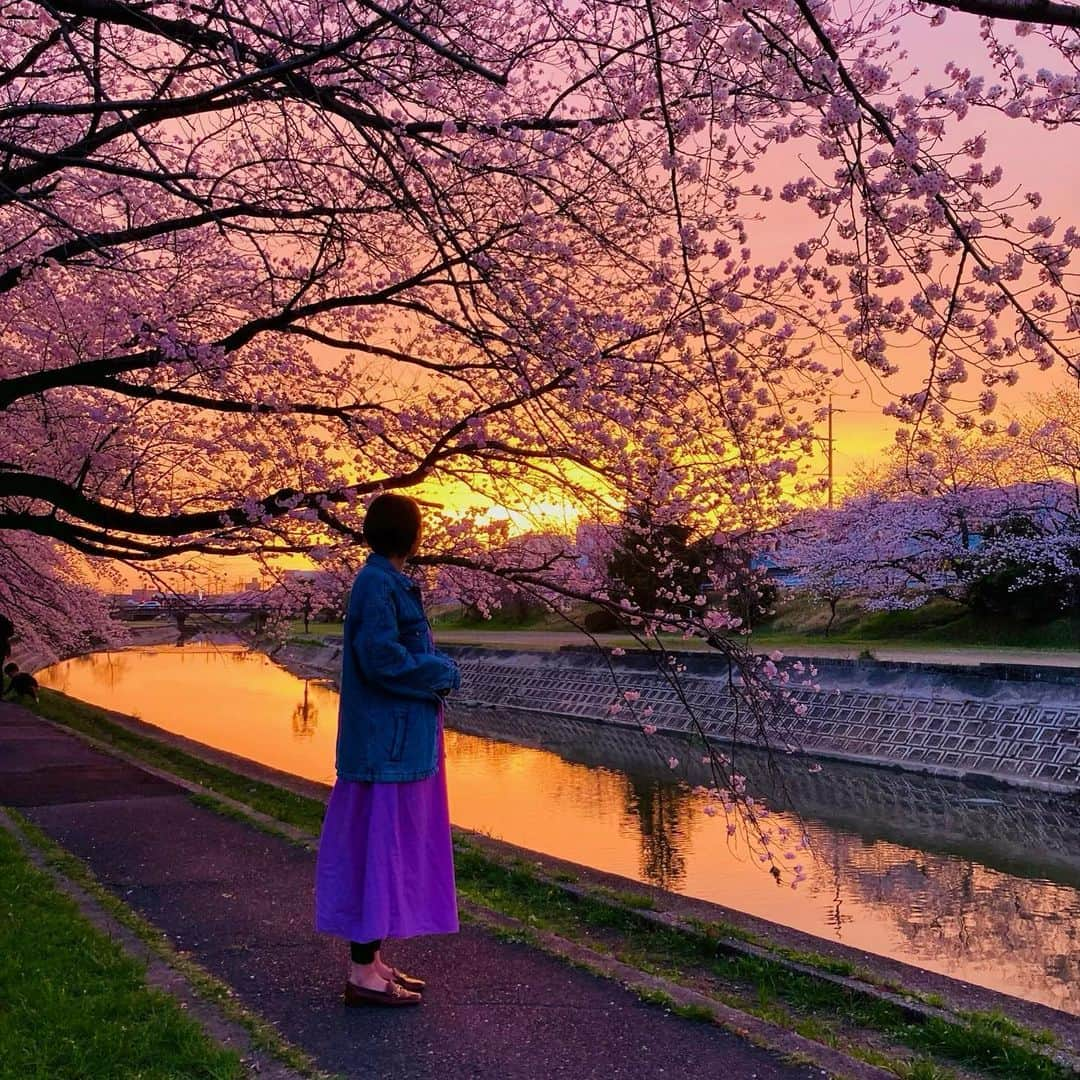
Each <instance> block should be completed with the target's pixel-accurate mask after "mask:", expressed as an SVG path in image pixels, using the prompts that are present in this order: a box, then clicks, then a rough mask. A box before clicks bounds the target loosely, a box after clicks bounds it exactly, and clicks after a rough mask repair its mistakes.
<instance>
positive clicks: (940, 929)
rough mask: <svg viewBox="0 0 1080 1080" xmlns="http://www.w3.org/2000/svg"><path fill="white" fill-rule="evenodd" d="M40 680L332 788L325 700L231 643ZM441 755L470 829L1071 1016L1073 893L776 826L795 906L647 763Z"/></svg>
mask: <svg viewBox="0 0 1080 1080" xmlns="http://www.w3.org/2000/svg"><path fill="white" fill-rule="evenodd" d="M39 678H40V679H41V681H42V683H43V684H44V685H46V686H50V687H53V688H54V689H58V690H62V691H64V692H65V693H68V694H71V695H72V696H74V697H77V698H81V699H83V700H86V701H91V702H94V703H95V704H98V705H102V706H106V707H108V708H111V709H115V710H117V711H119V712H123V713H129V714H133V715H136V716H139V717H141V718H142V719H143V720H146V721H148V722H149V723H152V724H156V725H158V726H160V727H162V728H165V729H167V730H169V731H173V732H177V733H179V734H182V735H185V736H187V737H189V738H192V739H196V740H198V741H200V742H204V743H207V744H208V745H210V746H215V747H218V748H220V749H223V750H228V751H231V752H232V753H236V754H240V755H242V756H244V757H248V758H251V759H252V760H255V761H258V762H261V763H263V764H266V765H270V766H272V767H274V768H277V769H282V770H284V771H286V772H291V773H293V774H296V775H299V776H303V777H306V778H308V779H311V780H316V781H321V782H331V781H332V780H333V775H334V743H335V739H336V727H337V724H336V721H337V695H336V693H335V692H334V691H333V690H331V689H329V688H328V687H326V686H324V685H322V684H320V683H317V682H305V681H304V680H301V679H298V678H296V677H295V676H293V675H291V674H289V673H288V672H286V671H284V670H282V669H281V668H278V667H277V666H275V665H274V664H273V663H272V662H271V661H270V660H268V659H267V658H266V657H265V656H263V655H261V654H256V653H248V652H246V651H245V650H244V649H243V648H242V647H240V646H231V645H226V646H219V645H207V644H205V643H196V644H191V645H188V646H185V647H174V646H161V647H154V648H148V649H135V650H130V651H127V652H122V653H105V654H99V655H96V656H90V657H84V658H80V659H76V660H71V661H68V662H66V663H63V664H59V665H57V666H56V667H54V668H51V669H49V670H48V671H46V672H43V673H41V675H40V676H39ZM545 737H546V736H545ZM446 747H447V761H448V768H447V778H448V782H449V788H450V802H451V816H452V819H453V821H454V822H455V824H457V825H460V826H462V827H464V828H468V829H474V830H476V831H479V832H483V833H487V834H489V835H492V836H495V837H498V838H500V839H504V840H507V841H509V842H511V843H514V844H517V845H520V846H522V847H525V848H528V849H531V850H535V851H540V852H545V853H548V854H551V855H556V856H558V857H560V858H564V859H568V860H570V861H572V862H578V863H582V864H585V865H588V866H593V867H596V868H598V869H601V870H606V871H610V872H613V873H617V874H622V875H624V876H626V877H630V878H636V879H638V880H643V881H648V882H650V883H651V884H655V885H660V886H662V887H665V888H669V889H673V890H676V891H678V892H681V893H684V894H687V895H690V896H695V897H700V898H702V899H705V900H712V901H715V902H717V903H721V904H724V905H727V906H729V907H732V908H736V909H738V910H740V911H745V912H749V913H751V914H754V915H757V916H760V917H762V918H766V919H771V920H773V921H775V922H779V923H783V924H786V925H788V926H793V927H796V928H798V929H801V930H804V931H807V932H809V933H812V934H817V935H819V936H825V937H834V938H837V939H839V940H842V941H844V942H845V943H846V944H848V945H852V946H855V947H858V948H862V949H866V950H868V951H870V952H876V953H880V954H883V955H887V956H893V957H896V958H897V959H901V960H906V961H908V962H910V963H915V964H918V965H920V966H923V967H926V968H929V969H931V970H934V971H939V972H942V973H943V974H947V975H952V976H955V977H959V978H964V979H967V980H968V981H971V982H975V983H980V984H982V985H985V986H989V987H992V988H995V989H999V990H1004V991H1006V992H1008V993H1014V994H1018V995H1020V996H1023V997H1027V998H1030V999H1032V1000H1037V1001H1042V1002H1045V1003H1046V1004H1050V1005H1054V1006H1056V1007H1057V1008H1062V1009H1066V1010H1069V1011H1074V1012H1076V1011H1080V892H1078V890H1077V889H1076V888H1074V887H1073V886H1072V884H1055V883H1053V882H1049V881H1042V880H1028V879H1026V878H1024V877H1021V876H1014V875H1012V874H1008V873H1003V872H1001V871H999V870H995V869H992V868H990V867H988V866H985V865H982V864H980V863H979V862H977V861H975V860H973V859H971V858H966V857H964V856H957V855H951V854H942V853H940V851H922V850H919V849H918V848H917V847H911V846H905V845H904V844H901V843H894V842H891V841H889V840H883V839H878V838H876V837H875V836H874V835H873V822H872V821H868V824H867V831H868V832H869V835H866V836H859V835H857V834H856V833H854V832H853V831H852V830H851V828H850V827H840V828H837V827H832V826H830V825H829V824H827V823H826V821H824V820H822V819H821V818H818V819H817V820H809V821H807V822H805V823H804V822H800V821H799V820H798V818H796V817H795V816H794V815H793V814H786V813H774V814H772V815H771V817H770V827H771V828H772V829H773V830H780V829H787V830H790V832H791V834H792V835H795V836H798V835H800V834H801V832H802V830H803V828H804V827H805V829H806V831H807V833H808V834H809V835H810V837H811V840H812V849H813V854H812V855H811V853H810V852H806V851H802V852H798V853H797V857H798V860H799V861H801V862H802V863H803V864H804V865H805V868H806V875H807V881H806V882H805V884H803V886H802V887H801V888H800V889H799V890H798V891H796V892H793V891H792V890H791V889H790V888H788V887H787V886H786V885H784V886H778V885H777V884H776V883H775V882H774V881H773V879H772V878H771V877H770V876H769V875H768V874H767V873H765V872H764V870H763V868H762V867H761V866H760V865H759V864H758V863H757V861H756V860H755V859H754V857H753V856H752V855H751V854H750V853H749V852H748V851H747V848H746V845H745V844H744V843H743V842H741V840H740V837H739V836H738V835H736V836H735V837H733V838H731V839H730V840H729V838H728V836H727V830H726V827H725V822H724V821H723V819H722V818H710V817H708V816H706V815H705V813H704V812H703V809H704V803H705V801H704V799H703V798H701V797H699V796H697V795H695V794H694V793H693V792H692V791H691V790H690V789H689V788H688V787H686V786H685V785H679V784H676V783H673V782H672V777H671V776H670V775H664V773H663V770H660V772H659V773H658V772H656V771H655V770H654V771H652V772H650V768H649V765H648V755H647V754H646V755H644V757H643V758H641V759H639V760H638V761H637V764H636V765H635V764H634V763H632V762H623V761H620V764H621V765H623V766H624V767H625V771H623V769H619V768H614V767H604V766H598V765H596V764H583V763H577V762H575V761H572V760H566V758H564V757H561V756H559V755H558V754H556V753H553V752H551V751H549V750H544V749H538V748H536V747H534V746H522V745H518V744H516V743H511V742H507V741H499V740H497V739H494V738H487V737H483V736H480V735H472V734H465V733H462V732H459V731H452V730H451V731H447V733H446ZM605 752H606V751H605ZM571 756H572V755H571ZM606 760H611V759H610V758H607V759H606ZM642 761H644V764H642ZM782 849H783V848H782V847H781V850H782ZM1066 880H1071V879H1066Z"/></svg>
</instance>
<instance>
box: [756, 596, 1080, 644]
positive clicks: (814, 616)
mask: <svg viewBox="0 0 1080 1080" xmlns="http://www.w3.org/2000/svg"><path fill="white" fill-rule="evenodd" d="M827 620H828V610H827V607H826V605H824V604H813V603H810V602H808V601H806V600H804V599H800V598H793V599H791V600H788V601H785V602H783V603H782V604H780V605H779V606H778V608H777V613H776V615H775V616H774V617H773V618H772V619H771V620H770V621H769V622H768V623H766V624H764V625H762V626H760V627H758V628H757V629H756V630H755V631H754V633H753V634H752V635H751V643H752V644H753V643H767V642H776V643H778V644H779V643H780V642H786V643H788V644H796V643H798V644H811V643H816V644H837V645H845V644H850V645H859V644H863V643H866V644H871V645H872V644H878V645H882V644H891V645H918V644H923V645H927V646H930V645H950V646H964V645H968V646H973V647H975V646H985V647H998V648H1025V649H1076V647H1077V646H1076V643H1077V641H1080V618H1075V617H1074V618H1059V619H1055V620H1054V621H1052V622H1048V623H1044V624H1042V625H1038V626H1032V625H1025V624H1023V623H1018V622H1017V621H1016V620H1015V619H1012V618H1009V617H1007V616H993V615H985V614H980V615H975V614H972V613H971V612H969V611H967V610H966V609H964V608H963V607H961V606H960V605H958V604H954V603H951V602H949V601H946V600H933V601H931V602H930V603H928V604H925V605H923V606H922V607H920V608H914V609H913V610H911V611H876V612H866V611H863V610H861V609H860V608H858V607H856V606H855V605H854V604H852V603H850V602H849V603H845V604H842V605H841V606H840V610H839V614H838V616H837V619H836V622H835V623H834V624H833V628H832V631H831V633H829V634H828V635H826V634H825V632H824V631H825V625H826V622H827Z"/></svg>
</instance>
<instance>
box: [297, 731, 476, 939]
mask: <svg viewBox="0 0 1080 1080" xmlns="http://www.w3.org/2000/svg"><path fill="white" fill-rule="evenodd" d="M438 739H439V759H438V760H439V763H438V768H437V769H436V771H435V774H434V775H433V776H429V777H428V778H427V779H426V780H413V781H410V782H408V783H402V784H373V783H361V782H358V781H354V780H338V781H337V783H336V784H335V785H334V790H333V791H332V792H331V794H330V802H329V803H328V804H327V807H326V818H325V820H324V821H323V829H322V838H321V839H320V841H319V857H318V862H317V864H316V868H315V929H316V930H319V931H321V932H322V933H324V934H333V935H335V936H336V937H341V938H345V939H347V940H348V941H381V940H382V939H383V938H407V937H416V936H417V935H419V934H453V933H456V932H457V929H458V911H457V894H456V893H455V890H454V851H453V846H452V842H451V839H450V807H449V803H448V800H447V795H446V768H445V765H446V754H445V748H444V746H443V734H442V724H441V722H440V724H439V734H438Z"/></svg>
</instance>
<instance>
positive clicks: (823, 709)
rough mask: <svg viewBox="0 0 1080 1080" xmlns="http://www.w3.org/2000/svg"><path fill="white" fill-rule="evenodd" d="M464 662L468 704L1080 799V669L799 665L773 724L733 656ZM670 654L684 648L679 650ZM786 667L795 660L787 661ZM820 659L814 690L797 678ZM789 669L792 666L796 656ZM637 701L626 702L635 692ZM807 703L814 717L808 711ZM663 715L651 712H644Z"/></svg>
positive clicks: (302, 659) (457, 652) (331, 649)
mask: <svg viewBox="0 0 1080 1080" xmlns="http://www.w3.org/2000/svg"><path fill="white" fill-rule="evenodd" d="M447 651H448V652H450V653H451V654H452V655H454V657H455V658H456V659H457V660H458V662H459V664H460V665H461V670H462V687H461V691H460V692H459V693H458V694H457V695H455V705H456V707H457V710H458V711H460V710H461V709H463V708H468V707H473V708H480V709H490V708H498V709H513V710H519V711H528V712H533V713H543V714H546V715H550V716H561V717H574V718H578V719H584V720H589V721H592V722H596V723H601V724H605V725H611V726H614V727H623V728H625V727H631V728H636V727H640V726H641V725H642V724H644V723H649V724H653V725H655V726H656V727H657V729H658V730H659V731H662V732H666V733H669V734H682V735H684V736H685V735H688V734H691V733H693V732H695V731H697V730H700V731H702V732H704V733H705V734H706V735H707V736H708V737H709V738H710V739H711V740H715V741H716V742H718V743H723V742H729V743H730V742H734V743H737V744H742V745H750V746H755V745H756V746H760V745H764V744H766V743H767V744H769V745H771V746H772V747H774V748H779V749H782V750H784V751H789V752H796V753H806V754H809V755H813V756H819V757H824V758H835V759H839V760H846V761H855V762H861V763H864V764H871V765H882V766H888V767H893V768H902V769H909V770H914V771H918V772H925V773H930V774H932V775H940V776H949V777H961V778H966V779H981V780H989V781H994V782H999V783H1006V784H1012V785H1020V786H1024V787H1032V788H1038V789H1042V790H1046V791H1053V792H1061V793H1067V794H1080V670H1077V669H1070V668H1063V667H1040V666H1036V665H1030V664H1027V665H1012V664H1009V665H1005V664H980V665H971V666H961V665H945V664H934V663H909V662H880V661H864V660H835V659H821V660H809V659H805V658H803V659H801V660H800V661H797V662H796V661H791V662H790V663H791V664H792V665H794V664H795V663H799V664H801V665H802V669H803V670H802V671H801V672H800V671H798V670H796V671H795V672H794V673H793V677H792V683H791V689H790V697H791V701H790V706H789V707H787V708H784V709H779V710H777V711H776V712H775V713H774V715H773V716H772V719H771V721H770V722H769V724H768V725H767V726H766V727H765V729H761V728H759V727H758V726H757V725H756V724H754V723H751V722H748V721H747V720H746V719H745V712H742V713H740V709H739V707H738V701H737V695H734V694H733V693H732V692H731V689H730V687H729V671H728V666H727V663H726V661H725V660H724V659H723V658H722V657H719V656H717V655H715V654H702V653H683V654H678V655H677V657H676V659H677V663H678V664H679V666H680V667H684V668H685V670H684V671H680V672H679V674H678V676H677V683H676V682H675V677H674V675H673V671H672V670H671V666H672V665H669V664H667V663H666V658H661V661H660V663H658V661H657V657H656V656H655V655H651V654H648V653H643V652H639V653H633V652H631V653H627V654H626V655H625V656H620V657H611V656H610V655H604V654H601V653H599V652H598V651H596V650H588V649H563V650H560V651H557V652H528V651H520V650H511V649H489V648H477V647H469V646H451V647H449V648H448V649H447ZM668 655H669V656H670V655H672V654H668ZM274 658H275V659H276V660H277V661H278V662H280V663H282V664H284V665H285V666H286V667H289V668H290V669H291V670H293V671H295V672H296V673H297V674H301V675H309V676H313V677H319V676H322V677H329V678H334V677H336V675H337V672H338V670H339V668H340V663H341V645H340V643H334V642H332V641H330V642H327V643H324V644H322V645H288V646H286V647H284V648H282V649H280V650H278V651H277V652H276V653H275V654H274ZM786 663H787V662H786V661H785V662H784V664H786ZM810 665H813V668H814V670H815V672H816V673H815V675H814V677H813V681H814V686H813V687H810V686H804V685H798V683H799V682H800V680H805V679H806V678H807V677H808V676H807V672H808V670H809V666H810ZM781 666H784V665H783V664H782V665H781ZM628 692H629V694H630V696H631V697H633V695H634V694H637V695H638V697H637V698H636V700H634V701H633V702H628V701H627V693H628ZM796 706H799V707H800V709H799V711H800V712H801V713H802V715H797V714H796ZM645 708H648V709H651V713H649V714H648V716H647V717H646V715H645V714H644V709H645Z"/></svg>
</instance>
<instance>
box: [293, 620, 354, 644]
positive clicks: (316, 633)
mask: <svg viewBox="0 0 1080 1080" xmlns="http://www.w3.org/2000/svg"><path fill="white" fill-rule="evenodd" d="M341 629H342V624H341V623H339V622H310V623H308V628H307V630H305V629H304V620H303V619H293V620H292V621H291V622H290V623H289V641H297V642H307V641H321V640H322V639H323V638H324V637H340V636H341Z"/></svg>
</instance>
